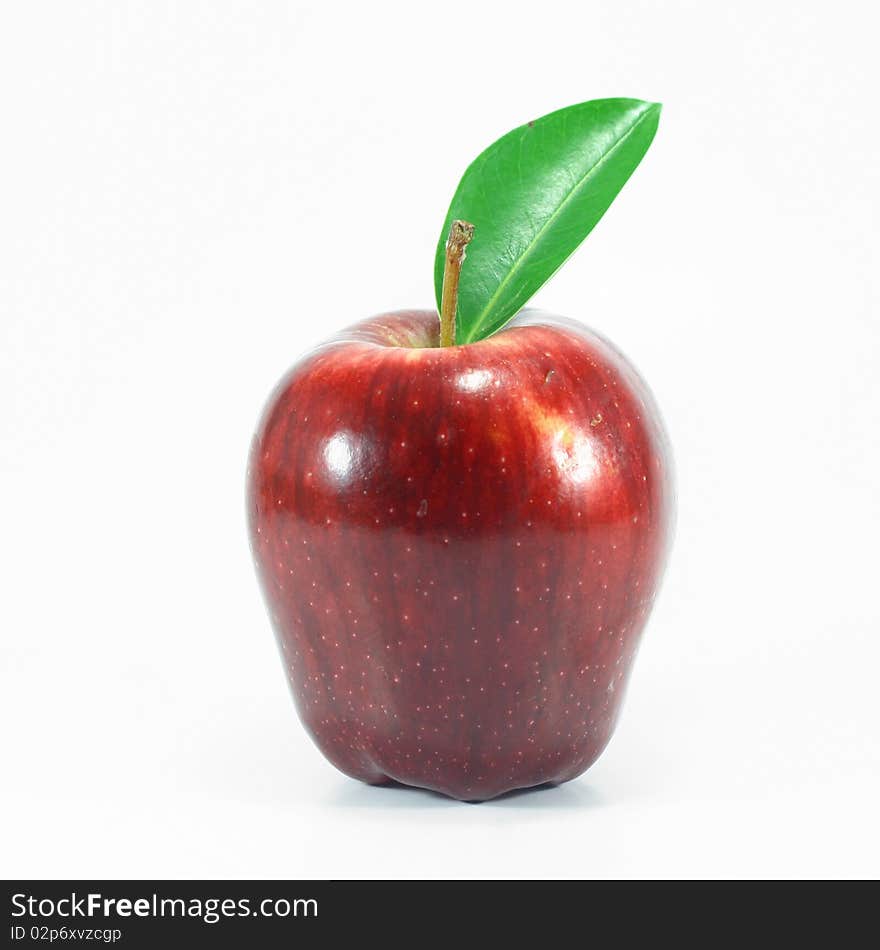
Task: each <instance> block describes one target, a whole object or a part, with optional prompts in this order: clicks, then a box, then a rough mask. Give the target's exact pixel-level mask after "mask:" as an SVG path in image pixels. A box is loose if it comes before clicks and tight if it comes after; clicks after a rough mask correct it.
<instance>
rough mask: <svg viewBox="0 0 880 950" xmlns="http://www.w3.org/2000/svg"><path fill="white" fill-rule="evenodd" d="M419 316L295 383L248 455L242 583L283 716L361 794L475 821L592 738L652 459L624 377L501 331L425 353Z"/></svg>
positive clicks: (595, 752) (647, 523)
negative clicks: (291, 713) (390, 791)
mask: <svg viewBox="0 0 880 950" xmlns="http://www.w3.org/2000/svg"><path fill="white" fill-rule="evenodd" d="M437 341H438V318H437V314H436V312H431V311H402V312H398V313H391V314H386V315H384V316H380V317H375V318H373V319H370V320H366V321H364V322H362V323H360V324H357V325H355V326H354V327H352V328H351V329H349V330H348V331H346V332H344V333H342V334H340V335H339V336H338V337H337V338H335V339H334V340H331V341H330V342H329V343H327V344H324V345H323V346H320V347H318V348H317V349H316V350H315V351H313V352H312V353H311V354H309V355H308V356H306V357H305V358H304V359H303V360H301V361H300V362H299V363H297V364H296V365H295V366H294V367H293V369H292V370H291V371H290V372H289V373H288V374H287V375H286V376H285V378H284V379H283V380H282V381H281V383H280V384H279V385H278V387H277V388H276V390H275V392H274V393H273V395H272V396H271V398H270V400H269V403H268V406H267V407H266V409H265V412H264V414H263V417H262V420H261V422H260V424H259V427H258V430H257V432H256V435H255V437H254V442H253V446H252V450H251V456H250V464H249V471H248V489H247V507H248V515H249V524H250V534H251V545H252V551H253V554H254V560H255V563H256V567H257V572H258V575H259V578H260V582H261V585H262V589H263V592H264V596H265V599H266V602H267V605H268V608H269V613H270V616H271V618H272V623H273V625H274V628H275V633H276V635H277V638H278V641H279V644H280V647H281V651H282V658H283V661H284V664H285V666H286V670H287V675H288V678H289V681H290V685H291V687H292V691H293V696H294V700H295V703H296V707H297V709H298V711H299V715H300V717H301V719H302V721H303V723H304V724H305V727H306V729H307V730H308V732H309V733H310V734H311V736H312V738H313V739H314V741H315V742H316V743H317V745H318V747H319V748H320V749H321V751H322V752H323V753H324V755H325V756H326V757H327V758H328V759H329V760H330V761H331V762H332V763H333V764H334V765H335V766H336V767H337V768H339V769H340V770H341V771H343V772H344V773H346V774H347V775H350V776H353V777H354V778H357V779H361V780H363V781H364V782H368V783H371V784H382V783H386V782H389V781H395V782H400V783H403V784H406V785H415V786H420V787H423V788H428V789H434V790H436V791H438V792H442V793H444V794H446V795H450V796H452V797H454V798H458V799H463V800H467V801H482V800H484V799H489V798H492V797H494V796H496V795H500V794H502V793H504V792H507V791H510V790H512V789H516V788H523V787H528V786H534V785H540V784H544V783H554V784H555V783H560V782H565V781H567V780H569V779H572V778H575V777H576V776H577V775H580V774H581V773H582V772H583V771H584V770H585V769H587V768H588V767H589V766H590V765H591V764H592V763H593V762H594V761H595V760H596V758H597V757H598V756H599V754H600V753H601V752H602V750H603V748H604V747H605V745H606V743H607V742H608V740H609V738H610V737H611V733H612V731H613V729H614V725H615V722H616V719H617V716H618V713H619V710H620V705H621V700H622V697H623V694H624V691H625V687H626V684H627V680H628V678H629V674H630V670H631V668H632V663H633V659H634V657H635V654H636V650H637V647H638V644H639V639H640V637H641V633H642V629H643V627H644V625H645V621H646V619H647V617H648V613H649V611H650V609H651V605H652V603H653V601H654V598H655V594H656V591H657V586H658V583H659V580H660V577H661V574H662V571H663V566H664V562H665V559H666V553H667V549H668V546H669V539H670V532H671V523H672V508H673V503H674V501H673V490H672V479H671V468H672V466H671V457H670V451H669V446H668V440H667V438H666V435H665V432H664V429H663V425H662V423H661V420H660V417H659V414H658V411H657V409H656V406H655V404H654V401H653V399H652V397H651V395H650V393H649V391H648V389H647V387H646V386H645V384H644V383H643V382H642V380H641V379H640V377H639V376H638V375H637V373H636V372H635V370H634V369H633V367H632V366H631V365H630V364H629V363H628V361H627V360H626V359H625V358H624V357H623V356H622V355H621V354H620V353H619V352H618V351H617V350H616V349H615V348H613V347H612V346H611V345H610V344H609V343H607V342H606V341H605V340H603V339H602V338H601V337H599V336H598V335H596V334H595V333H593V332H592V331H590V330H587V329H586V328H585V327H583V326H581V325H580V324H577V323H575V322H573V321H566V320H563V319H561V318H558V317H552V316H549V315H547V314H543V313H540V312H536V311H524V312H523V313H521V314H520V315H519V316H517V317H516V318H515V319H514V320H513V321H512V322H511V323H509V324H508V325H507V326H506V327H505V328H504V329H503V330H501V331H500V332H498V333H496V334H495V335H493V336H491V337H489V338H488V339H485V340H482V341H480V342H478V343H473V344H469V345H467V346H456V347H446V348H439V347H438V346H437Z"/></svg>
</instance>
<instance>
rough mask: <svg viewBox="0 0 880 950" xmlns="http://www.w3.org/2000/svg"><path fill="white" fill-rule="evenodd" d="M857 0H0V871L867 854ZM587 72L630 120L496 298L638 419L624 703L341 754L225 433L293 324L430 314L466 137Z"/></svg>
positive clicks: (843, 860)
mask: <svg viewBox="0 0 880 950" xmlns="http://www.w3.org/2000/svg"><path fill="white" fill-rule="evenodd" d="M875 11H876V6H875V5H874V4H868V3H867V2H865V3H855V2H836V3H834V4H830V3H824V2H823V3H818V2H798V3H778V2H777V3H773V2H768V0H760V2H749V3H746V2H742V3H737V4H724V5H721V4H713V3H706V2H703V0H694V2H681V0H678V2H672V0H670V2H666V3H663V4H659V3H652V2H644V3H631V2H622V0H604V2H600V3H587V4H576V3H571V2H570V0H566V2H561V3H557V2H550V0H543V2H542V3H540V4H538V5H536V6H532V7H529V6H528V5H525V4H519V5H518V4H512V3H509V2H503V3H479V2H474V3H466V4H462V3H452V4H449V5H448V12H444V7H443V6H442V4H441V3H435V4H434V5H433V6H431V7H428V6H426V5H421V4H416V3H412V2H411V0H410V2H401V3H382V2H377V3H368V4H354V3H353V4H350V5H340V4H338V3H329V2H323V3H321V2H314V3H295V2H294V3H282V2H263V3H252V2H218V0H211V2H207V0H206V2H188V3H179V2H176V0H168V2H152V3H134V2H126V0H107V2H103V3H94V2H91V3H89V2H79V3H75V4H73V3H64V2H57V3H48V2H35V3H27V4H26V3H15V4H7V5H5V6H4V13H3V15H2V21H0V115H2V127H0V138H2V146H0V477H2V493H0V528H2V553H0V577H2V595H0V628H2V645H0V651H2V652H0V660H2V670H0V722H2V732H3V743H2V746H3V747H2V763H3V770H4V777H3V779H2V797H3V807H2V809H0V811H2V815H3V824H4V828H3V831H2V840H3V844H2V847H0V873H2V874H3V876H15V877H22V876H28V875H34V876H55V875H60V876H110V877H116V876H131V877H149V876H160V877H169V876H170V877H176V876H183V877H186V876H199V877H201V876H235V877H251V876H254V877H259V876H279V877H297V876H306V877H329V876H333V877H360V876H367V877H385V876H399V877H406V878H409V877H426V876H427V877H441V876H451V877H490V876H510V877H555V876H574V877H591V876H600V877H608V876H655V875H656V876H667V875H669V876H673V875H685V876H697V877H702V876H734V875H749V876H777V875H785V876H789V875H820V876H851V875H877V874H878V873H880V858H878V848H880V834H878V820H877V802H878V800H880V742H878V738H877V732H878V722H880V715H878V713H880V700H878V687H877V682H878V666H880V606H878V577H877V574H878V561H880V558H878V553H877V537H878V530H880V517H878V515H880V491H878V466H880V446H878V435H877V431H878V417H880V387H878V376H880V373H878V369H877V365H878V357H880V319H878V312H877V311H878V297H880V295H878V289H880V287H878V284H880V279H878V271H880V268H878V254H877V248H878V236H877V233H876V231H877V221H878V210H880V209H878V196H880V195H878V192H880V189H878V184H877V162H878V158H877V156H878V154H880V134H878V128H880V123H878V121H877V92H878V81H880V75H878V67H877V55H876V36H877V27H878V23H877V21H876V12H875ZM616 95H629V96H636V97H640V98H647V99H656V100H660V101H662V102H664V103H665V109H664V112H663V116H662V120H661V124H660V130H659V133H658V135H657V138H656V140H655V143H654V145H653V146H652V148H651V150H650V152H649V153H648V155H647V157H646V159H645V161H644V163H643V165H642V166H641V167H640V168H639V169H638V171H637V172H636V174H635V176H634V177H633V179H632V181H631V182H630V183H629V184H628V185H627V186H626V188H625V189H624V191H623V193H622V194H621V196H620V197H619V199H618V200H617V202H616V203H615V205H614V207H613V208H612V209H611V211H610V213H609V214H608V215H607V217H606V219H605V220H603V221H602V223H601V224H600V225H599V226H598V227H597V228H596V230H595V231H594V232H593V234H592V235H591V236H590V237H589V238H588V240H587V242H586V244H585V245H584V247H583V248H582V249H581V250H580V251H579V252H578V254H576V255H575V257H574V258H573V259H572V260H571V261H570V262H569V263H568V265H567V266H566V267H565V268H564V270H563V271H562V272H561V273H560V275H559V276H558V277H557V278H556V279H555V280H554V281H553V283H552V284H551V285H549V286H548V287H546V288H544V289H543V290H542V291H541V292H540V293H539V295H538V296H537V297H536V298H535V303H536V304H538V305H540V306H543V307H546V308H548V309H551V310H556V311H558V312H561V313H564V314H566V315H569V316H573V317H577V318H580V319H582V320H584V321H585V322H588V323H590V324H592V325H593V326H595V327H596V328H597V329H599V330H600V331H601V332H603V333H605V334H607V335H608V336H610V337H611V338H612V339H613V340H614V341H615V342H616V343H618V345H620V346H621V347H622V348H623V349H624V351H626V352H627V353H628V354H629V355H630V356H631V357H632V359H633V360H634V361H635V363H636V365H638V366H639V367H640V369H641V371H642V372H643V374H644V375H645V376H646V377H647V379H648V381H649V382H650V384H651V385H652V387H653V389H654V391H655V394H656V396H657V398H658V400H659V402H660V405H661V407H662V409H663V411H664V414H665V417H666V420H667V423H668V426H669V429H670V432H671V435H672V439H673V443H674V447H675V450H676V456H677V465H678V481H679V493H680V505H679V523H678V533H677V539H676V544H675V549H674V552H673V557H672V561H671V566H670V569H669V572H668V574H667V578H666V582H665V586H664V588H663V591H662V594H661V597H660V600H659V602H658V606H657V609H656V612H655V614H654V616H653V618H652V621H651V623H650V624H649V627H648V631H647V634H646V638H645V641H644V646H643V649H642V652H641V655H640V658H639V661H638V664H637V669H636V672H635V675H634V678H633V682H632V685H631V689H630V693H629V697H628V702H627V705H626V708H625V711H624V716H623V720H622V722H621V725H620V727H619V729H618V733H617V735H616V737H615V739H614V741H613V742H612V744H611V746H610V747H609V749H608V750H607V752H606V753H605V755H604V756H603V757H602V759H601V760H600V761H599V762H598V764H596V765H595V766H594V767H593V768H592V769H591V770H590V772H589V773H587V774H586V775H585V776H583V777H582V778H581V779H579V780H578V781H576V782H573V783H570V784H568V785H566V786H563V787H561V788H558V789H556V790H544V791H540V792H537V793H529V794H520V795H516V796H512V797H508V798H505V799H502V800H500V801H497V802H493V803H488V804H484V805H480V806H472V805H462V804H458V803H455V802H452V801H447V800H445V799H442V798H440V797H438V796H434V795H431V794H427V793H423V792H414V791H407V790H387V789H385V790H383V789H373V788H368V787H364V786H360V785H359V784H357V783H356V782H353V781H351V780H349V779H347V778H345V777H344V776H342V775H341V774H338V773H337V772H335V771H334V770H333V769H332V767H331V766H329V765H328V764H326V763H325V762H324V760H323V759H322V758H321V756H320V754H319V753H318V752H317V750H316V749H315V748H314V747H313V746H312V745H311V743H310V742H309V740H308V739H307V738H306V736H305V734H304V732H303V731H302V729H301V727H300V726H299V723H298V722H297V720H296V717H295V714H294V711H293V706H292V703H291V700H290V699H289V697H288V694H287V689H286V685H285V680H284V676H283V673H282V668H281V664H280V663H279V660H278V657H277V656H276V648H275V644H274V641H273V638H272V635H271V633H270V628H269V624H268V621H267V618H266V615H265V612H264V608H263V605H262V602H261V599H260V596H259V592H258V589H257V585H256V582H255V579H254V576H253V570H252V565H251V561H250V556H249V552H248V548H247V542H246V535H245V527H244V510H243V509H244V505H243V478H244V469H245V458H246V453H247V449H248V444H249V440H250V435H251V432H252V428H253V426H254V424H255V421H256V418H257V415H258V413H259V410H260V408H261V406H262V404H263V401H264V399H265V397H266V396H267V394H268V392H269V390H270V389H271V387H272V386H273V385H274V383H275V381H276V380H277V378H278V377H279V376H280V375H281V373H282V372H283V371H284V370H285V369H286V367H287V366H288V365H289V364H290V363H291V362H292V361H293V360H294V359H295V358H296V357H297V356H298V355H299V354H300V353H301V352H302V351H303V350H305V349H307V348H308V347H310V346H312V345H313V344H315V343H317V342H319V341H320V340H322V339H323V338H325V337H326V336H328V335H330V334H332V333H333V332H335V331H336V330H337V329H339V328H341V327H343V326H345V325H347V324H349V323H351V322H352V321H354V320H356V319H359V318H361V317H364V316H368V315H370V314H372V313H375V312H378V311H382V310H387V309H393V308H398V307H404V306H430V305H431V303H432V264H433V252H434V245H435V241H436V239H437V236H438V230H439V228H440V225H441V223H442V221H443V217H444V213H445V211H446V207H447V204H448V201H449V199H450V197H451V195H452V192H453V190H454V188H455V185H456V183H457V181H458V177H459V176H460V174H461V172H462V171H463V170H464V168H465V166H466V165H467V163H468V162H469V161H470V159H471V158H473V157H474V156H475V155H476V154H477V152H478V151H480V150H481V149H482V148H483V147H484V146H486V145H487V144H488V143H489V142H491V141H492V140H494V139H495V138H497V137H498V136H499V135H501V134H502V133H504V132H505V131H507V130H508V129H509V128H512V127H513V126H516V125H519V124H521V123H522V122H524V121H526V120H528V119H530V118H534V117H536V116H538V115H542V114H544V113H546V112H549V111H551V110H553V109H555V108H558V107H560V106H563V105H567V104H570V103H573V102H577V101H581V100H583V99H590V98H597V97H601V96H616ZM389 222H391V223H393V228H392V231H393V237H392V238H391V239H383V238H377V230H381V229H382V228H383V227H386V226H387V225H388V224H389Z"/></svg>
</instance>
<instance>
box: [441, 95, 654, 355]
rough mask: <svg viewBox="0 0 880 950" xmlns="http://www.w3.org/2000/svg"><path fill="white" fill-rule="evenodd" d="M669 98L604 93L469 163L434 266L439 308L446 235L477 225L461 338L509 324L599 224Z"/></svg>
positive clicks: (466, 274) (463, 290)
mask: <svg viewBox="0 0 880 950" xmlns="http://www.w3.org/2000/svg"><path fill="white" fill-rule="evenodd" d="M659 119H660V104H659V103H653V102H642V101H641V100H639V99H594V100H593V101H591V102H582V103H581V104H580V105H575V106H569V107H568V108H567V109H560V110H559V111H558V112H552V113H551V114H550V115H546V116H544V118H542V119H536V120H535V121H534V122H529V123H527V124H526V125H523V126H520V127H519V128H518V129H514V130H513V131H512V132H508V133H507V135H505V136H503V137H502V138H500V139H498V141H497V142H495V144H494V145H490V146H489V148H487V149H486V151H485V152H483V153H482V154H481V155H480V156H479V157H478V158H477V159H476V160H475V161H474V162H473V163H472V164H471V165H470V167H469V168H468V169H467V171H466V172H465V173H464V177H463V178H462V179H461V182H460V183H459V186H458V190H457V191H456V192H455V197H454V198H453V199H452V204H451V205H450V207H449V212H448V213H447V215H446V221H445V223H444V225H443V231H442V233H441V235H440V242H439V244H438V246H437V255H436V259H435V264H434V285H435V290H436V294H437V307H438V309H439V308H440V294H441V289H442V286H443V265H444V259H445V247H446V238H447V235H448V234H449V228H450V225H451V223H452V221H453V220H454V219H456V218H459V219H461V220H464V221H470V222H471V224H473V225H474V227H475V229H476V230H475V233H474V239H473V242H472V243H471V244H470V246H469V247H468V250H467V259H466V261H465V264H464V266H463V268H462V271H461V282H460V285H459V297H458V316H457V320H456V334H455V341H456V343H459V344H461V343H472V342H474V341H475V340H481V339H483V338H484V337H487V336H489V335H490V334H491V333H494V332H495V331H496V330H498V329H499V328H500V327H502V326H504V324H505V323H507V321H508V320H510V318H511V317H512V316H514V314H516V313H517V311H518V310H520V309H521V308H522V307H523V306H524V304H525V303H526V301H528V299H529V298H530V297H531V296H532V295H533V294H534V293H535V291H536V290H538V288H539V287H540V286H541V285H542V284H544V283H545V282H546V281H547V280H548V279H549V278H550V277H551V276H552V275H553V274H554V273H555V271H556V270H557V268H558V267H559V266H560V265H561V264H562V263H563V262H564V261H565V260H566V258H567V257H568V256H569V255H570V254H571V253H572V251H574V249H575V248H576V247H577V246H578V245H579V244H580V243H581V241H583V239H584V238H585V237H586V236H587V235H588V234H589V233H590V231H592V230H593V228H594V227H595V226H596V224H597V223H598V221H599V219H600V218H601V217H602V215H603V214H604V213H605V211H606V210H607V208H608V206H609V205H610V204H611V202H612V201H613V200H614V198H615V196H616V195H617V193H618V192H619V191H620V189H621V188H622V187H623V186H624V184H625V183H626V180H627V179H628V178H629V176H630V175H631V174H632V173H633V171H634V170H635V168H636V166H637V165H638V164H639V162H640V161H641V159H642V156H643V155H644V154H645V152H646V151H647V150H648V146H649V145H650V144H651V140H652V139H653V138H654V133H655V132H656V131H657V123H658V121H659Z"/></svg>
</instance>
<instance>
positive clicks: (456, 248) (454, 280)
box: [440, 221, 474, 346]
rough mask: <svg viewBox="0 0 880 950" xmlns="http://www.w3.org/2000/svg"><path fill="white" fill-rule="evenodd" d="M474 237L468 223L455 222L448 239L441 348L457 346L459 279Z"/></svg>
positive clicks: (442, 304)
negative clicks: (466, 252)
mask: <svg viewBox="0 0 880 950" xmlns="http://www.w3.org/2000/svg"><path fill="white" fill-rule="evenodd" d="M473 236H474V226H473V225H472V224H469V223H468V222H467V221H453V222H452V227H451V228H450V229H449V237H448V238H447V239H446V266H445V267H444V268H443V291H442V293H441V294H440V346H454V345H455V314H456V311H457V310H458V279H459V277H460V276H461V265H462V264H463V263H464V257H465V249H466V248H467V246H468V244H470V242H471V238H472V237H473Z"/></svg>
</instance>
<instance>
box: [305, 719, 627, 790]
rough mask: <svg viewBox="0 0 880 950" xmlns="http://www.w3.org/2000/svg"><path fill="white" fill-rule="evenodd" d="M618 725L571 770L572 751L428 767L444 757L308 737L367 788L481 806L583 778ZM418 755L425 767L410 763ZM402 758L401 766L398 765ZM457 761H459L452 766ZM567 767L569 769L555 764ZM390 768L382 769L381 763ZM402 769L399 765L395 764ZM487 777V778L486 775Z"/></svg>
mask: <svg viewBox="0 0 880 950" xmlns="http://www.w3.org/2000/svg"><path fill="white" fill-rule="evenodd" d="M614 727H615V721H610V722H608V723H607V726H606V728H604V729H603V730H601V734H598V735H597V734H595V733H594V734H593V735H592V736H590V737H588V739H587V741H586V742H584V743H583V747H582V748H581V749H578V750H577V751H576V753H575V762H574V764H573V765H572V764H571V762H572V748H571V746H564V747H563V746H560V747H558V748H556V749H546V750H544V749H541V750H534V749H533V750H532V751H531V752H530V753H528V754H527V753H526V752H524V751H517V752H514V753H507V754H506V755H495V756H491V757H490V756H479V755H478V756H474V757H472V758H465V759H462V758H461V756H460V755H459V756H453V755H450V756H448V757H447V760H446V761H445V762H443V763H442V764H439V765H438V764H433V765H432V764H430V763H431V762H432V760H436V759H438V758H440V757H441V755H442V754H441V753H440V752H439V751H437V752H432V751H431V750H426V749H424V748H423V749H421V751H419V750H417V749H413V750H412V752H411V753H409V752H401V750H400V749H399V748H396V747H395V748H393V749H390V748H388V746H389V743H388V742H385V743H378V742H377V743H376V744H375V745H374V747H373V749H371V750H367V749H364V748H358V749H354V748H350V747H344V748H340V745H341V743H340V742H339V741H338V740H337V741H335V742H333V741H331V742H326V741H322V740H321V739H319V738H317V737H316V735H315V733H314V731H313V730H312V729H310V728H309V727H308V725H306V731H307V732H309V734H310V735H311V738H312V740H313V741H314V742H315V744H316V745H317V746H318V749H319V750H320V752H321V753H322V754H323V755H324V757H325V758H326V759H327V760H328V761H329V762H330V763H331V764H332V765H334V766H335V767H336V768H337V769H338V770H339V771H340V772H342V773H343V774H344V775H347V776H348V777H349V778H353V779H356V780H357V781H359V782H363V783H364V784H365V785H371V786H374V787H385V788H389V789H390V788H403V789H416V790H419V791H427V792H432V793H435V794H438V795H443V796H445V797H447V798H451V799H455V800H456V801H460V802H465V803H468V804H478V803H480V802H485V801H490V800H491V799H493V798H499V797H501V796H503V795H507V794H509V793H511V792H518V791H526V790H528V789H539V788H542V787H555V786H559V785H562V784H564V783H565V782H570V781H571V780H572V779H575V778H578V777H579V776H580V775H583V773H584V772H586V771H587V769H589V768H590V766H591V765H593V764H594V763H595V762H596V760H597V759H598V758H599V756H600V755H601V754H602V752H603V751H604V750H605V747H606V746H607V745H608V743H609V741H610V740H611V736H612V734H613V732H614ZM416 754H418V756H419V759H420V762H422V763H424V764H423V765H420V766H416V765H413V764H411V763H409V762H408V761H407V760H408V759H409V758H410V757H412V758H413V759H414V758H415V756H416ZM401 757H402V758H403V759H404V762H403V763H399V760H400V759H401ZM451 759H457V760H458V761H450V760H451ZM554 759H555V760H557V761H558V762H566V763H567V766H566V767H565V768H563V767H561V766H560V765H559V764H556V765H555V766H554V765H552V764H551V763H552V762H553V760H554ZM383 762H384V763H386V764H387V767H386V766H383V764H382V763H383ZM392 763H398V764H392ZM484 773H485V774H484Z"/></svg>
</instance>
